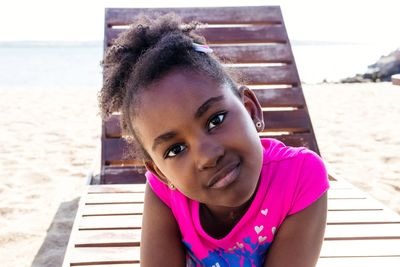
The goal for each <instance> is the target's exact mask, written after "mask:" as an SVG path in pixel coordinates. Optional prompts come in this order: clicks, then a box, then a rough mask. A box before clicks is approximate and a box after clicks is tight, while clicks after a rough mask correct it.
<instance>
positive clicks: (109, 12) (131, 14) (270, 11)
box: [105, 6, 282, 26]
mask: <svg viewBox="0 0 400 267" xmlns="http://www.w3.org/2000/svg"><path fill="white" fill-rule="evenodd" d="M170 12H175V13H176V14H177V15H178V16H180V17H181V18H182V20H183V21H184V22H189V21H192V20H197V21H201V22H203V23H208V24H235V23H238V22H240V23H246V24H269V23H281V22H282V14H281V10H280V7H278V6H268V7H266V6H254V7H223V8H209V7H190V8H151V9H148V8H135V9H133V8H112V9H110V8H107V9H106V14H105V21H106V23H107V25H108V26H112V25H127V24H130V23H131V22H132V21H133V20H134V19H135V17H136V16H137V15H138V14H140V13H143V14H153V15H154V14H159V15H161V14H166V13H170ZM249 14H251V16H249Z"/></svg>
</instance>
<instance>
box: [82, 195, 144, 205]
mask: <svg viewBox="0 0 400 267" xmlns="http://www.w3.org/2000/svg"><path fill="white" fill-rule="evenodd" d="M143 201H144V194H143V193H123V194H111V193H110V194H88V195H87V197H86V202H85V203H86V204H108V203H131V204H132V203H143Z"/></svg>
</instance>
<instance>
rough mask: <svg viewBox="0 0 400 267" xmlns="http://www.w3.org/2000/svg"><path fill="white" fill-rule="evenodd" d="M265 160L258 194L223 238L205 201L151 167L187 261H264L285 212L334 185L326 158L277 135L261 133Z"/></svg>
mask: <svg viewBox="0 0 400 267" xmlns="http://www.w3.org/2000/svg"><path fill="white" fill-rule="evenodd" d="M261 142H262V145H263V147H264V149H263V165H262V170H261V176H260V179H261V180H260V183H259V185H258V188H257V192H256V193H255V194H256V195H255V197H254V200H253V202H252V204H251V206H250V207H249V209H248V210H247V212H246V213H245V214H244V216H243V217H242V218H241V219H240V221H239V222H238V223H237V224H236V226H235V227H234V228H233V229H232V230H231V231H230V232H229V233H228V234H227V235H226V236H225V237H223V238H222V239H215V238H213V237H211V236H209V235H208V234H207V233H206V232H205V231H204V230H203V228H202V226H201V223H200V218H199V202H197V201H194V200H191V199H189V198H187V197H186V196H184V195H183V194H182V193H180V192H179V191H178V190H170V189H169V188H168V186H166V185H165V184H164V183H162V182H160V181H159V180H158V179H157V178H156V177H155V176H154V175H153V174H151V173H150V172H147V173H146V177H147V179H148V182H149V184H150V186H151V188H152V189H153V191H154V192H155V194H156V195H157V196H158V197H159V198H160V199H161V200H162V201H163V202H164V203H165V204H166V205H167V206H168V207H169V208H170V209H171V211H172V213H173V215H174V216H175V218H176V221H177V223H178V225H179V228H180V231H181V234H182V242H183V243H184V245H185V246H186V248H187V266H210V267H224V266H262V264H263V262H264V258H265V254H266V252H267V251H268V249H269V247H270V245H271V243H272V241H273V240H274V235H275V234H276V232H277V231H278V230H279V226H280V225H281V224H282V222H283V221H284V220H285V218H286V217H287V216H289V215H291V214H294V213H296V212H299V211H301V210H302V209H304V208H306V207H307V206H309V205H310V204H312V203H313V202H314V201H316V200H317V199H318V198H319V197H321V196H322V195H323V194H324V192H326V191H327V190H328V188H329V182H328V176H327V172H326V169H325V166H324V164H323V162H322V160H321V158H320V157H319V156H318V155H317V154H316V153H314V152H312V151H310V150H308V149H306V148H303V147H300V148H293V147H287V146H285V145H284V144H283V143H281V142H279V141H277V140H275V139H261Z"/></svg>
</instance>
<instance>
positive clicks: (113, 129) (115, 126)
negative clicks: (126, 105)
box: [103, 115, 122, 138]
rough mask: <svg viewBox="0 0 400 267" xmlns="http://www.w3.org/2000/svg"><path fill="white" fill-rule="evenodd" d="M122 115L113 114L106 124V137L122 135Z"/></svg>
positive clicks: (104, 122)
mask: <svg viewBox="0 0 400 267" xmlns="http://www.w3.org/2000/svg"><path fill="white" fill-rule="evenodd" d="M120 117H121V116H120V115H112V116H110V118H109V119H108V120H106V121H103V124H104V133H105V137H106V138H115V137H121V136H122V133H121V125H120Z"/></svg>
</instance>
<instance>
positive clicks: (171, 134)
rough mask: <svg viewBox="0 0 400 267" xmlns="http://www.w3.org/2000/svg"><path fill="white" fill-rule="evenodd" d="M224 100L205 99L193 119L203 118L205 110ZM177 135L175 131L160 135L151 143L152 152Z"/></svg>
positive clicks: (215, 98) (219, 97) (220, 97)
mask: <svg viewBox="0 0 400 267" xmlns="http://www.w3.org/2000/svg"><path fill="white" fill-rule="evenodd" d="M223 99H224V96H223V95H220V96H215V97H210V98H209V99H207V100H206V101H205V102H204V103H203V104H202V105H201V106H200V107H199V108H198V109H197V111H196V113H195V114H194V118H195V119H198V118H200V117H201V116H203V114H204V113H206V112H207V110H208V109H209V108H210V107H211V106H212V105H213V104H214V103H216V102H219V101H222V100H223ZM177 135H178V133H177V132H175V131H170V132H166V133H163V134H161V135H159V136H158V137H156V138H155V139H154V141H153V146H152V147H151V149H152V150H153V151H155V150H156V149H157V146H159V145H160V144H162V143H163V142H167V141H168V140H170V139H172V138H174V137H175V136H177Z"/></svg>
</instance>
